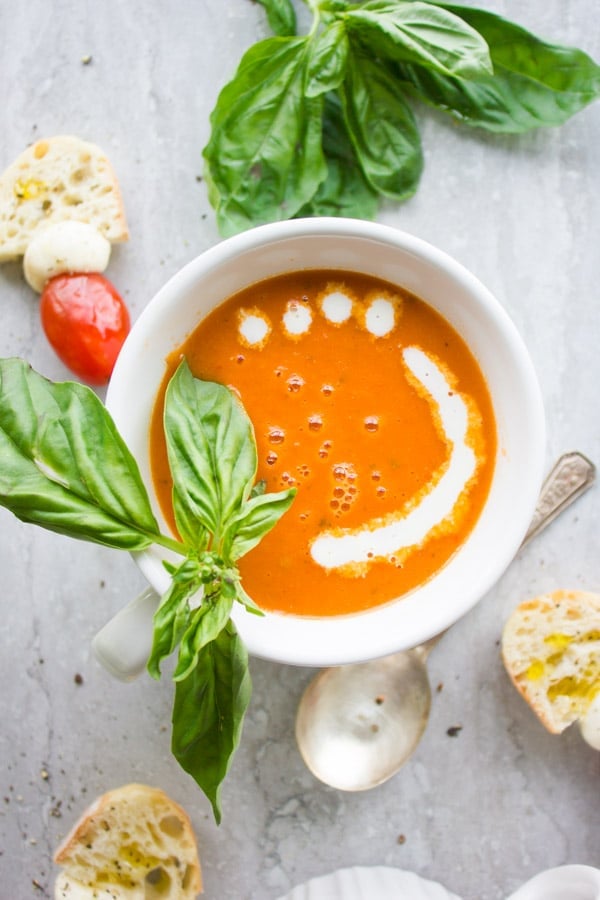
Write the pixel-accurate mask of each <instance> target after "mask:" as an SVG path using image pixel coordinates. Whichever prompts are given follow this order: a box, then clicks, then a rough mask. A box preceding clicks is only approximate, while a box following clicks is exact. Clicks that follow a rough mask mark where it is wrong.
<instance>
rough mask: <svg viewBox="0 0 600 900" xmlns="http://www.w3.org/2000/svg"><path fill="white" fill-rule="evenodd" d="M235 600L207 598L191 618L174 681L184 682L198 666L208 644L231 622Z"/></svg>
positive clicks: (182, 643)
mask: <svg viewBox="0 0 600 900" xmlns="http://www.w3.org/2000/svg"><path fill="white" fill-rule="evenodd" d="M232 606H233V599H232V598H231V597H224V596H223V594H219V595H218V596H216V597H210V598H205V599H204V600H203V601H202V604H201V606H199V607H198V608H197V609H195V610H194V612H193V613H192V614H191V616H190V617H189V621H188V625H187V628H186V631H185V633H184V634H183V636H182V638H181V643H180V645H179V656H178V659H177V666H176V668H175V671H174V672H173V680H174V681H183V679H184V678H187V677H188V676H189V675H190V674H191V672H192V669H194V668H195V667H196V666H197V665H198V657H199V655H200V653H201V651H202V650H203V649H204V647H205V646H206V645H207V644H210V643H211V642H212V641H214V640H215V639H216V638H217V637H218V635H219V634H220V633H221V631H222V630H223V628H225V626H226V625H227V622H228V621H229V616H230V614H231V607H232Z"/></svg>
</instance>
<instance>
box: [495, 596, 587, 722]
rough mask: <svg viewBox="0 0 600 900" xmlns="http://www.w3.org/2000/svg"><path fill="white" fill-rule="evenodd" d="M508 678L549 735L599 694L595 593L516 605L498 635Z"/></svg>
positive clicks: (578, 716) (577, 715) (581, 714)
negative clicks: (500, 634)
mask: <svg viewBox="0 0 600 900" xmlns="http://www.w3.org/2000/svg"><path fill="white" fill-rule="evenodd" d="M502 658H503V661H504V665H505V667H506V670H507V672H508V674H509V675H510V678H511V680H512V682H513V684H514V685H515V687H516V688H517V690H518V691H519V692H520V693H521V694H522V696H523V697H524V698H525V700H526V701H527V702H528V703H529V705H530V706H531V708H532V709H533V710H534V712H535V713H536V714H537V715H538V717H539V718H540V720H541V721H542V723H543V724H544V725H545V727H546V728H547V729H548V731H550V732H552V733H553V734H560V733H561V732H562V731H564V730H565V728H567V727H568V726H569V725H571V724H572V723H573V722H575V721H577V720H581V719H583V718H584V717H585V715H586V713H587V711H588V709H589V708H590V707H591V705H592V702H593V700H594V698H595V697H596V696H598V695H599V694H600V594H593V593H590V592H588V591H579V590H573V591H564V590H559V591H554V592H553V593H550V594H545V595H542V596H539V597H535V598H534V599H533V600H527V601H525V602H524V603H521V604H520V606H518V607H517V608H516V609H515V611H514V612H513V613H512V615H511V616H510V617H509V619H508V621H507V622H506V625H505V627H504V630H503V634H502Z"/></svg>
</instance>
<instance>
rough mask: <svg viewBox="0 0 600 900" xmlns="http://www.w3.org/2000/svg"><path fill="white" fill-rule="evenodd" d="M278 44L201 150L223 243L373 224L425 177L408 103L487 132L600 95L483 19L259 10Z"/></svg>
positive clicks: (496, 21)
mask: <svg viewBox="0 0 600 900" xmlns="http://www.w3.org/2000/svg"><path fill="white" fill-rule="evenodd" d="M260 2H261V3H262V5H263V6H264V7H265V10H266V14H267V19H268V22H269V24H270V26H271V28H272V30H273V32H274V34H275V35H276V36H275V37H270V38H266V39H265V40H262V41H259V42H258V43H256V44H255V45H254V46H252V47H250V49H249V50H248V51H247V52H246V53H245V54H244V56H243V57H242V59H241V62H240V64H239V68H238V70H237V72H236V74H235V75H234V77H233V79H232V80H231V81H230V82H229V84H227V85H226V86H225V87H224V88H223V90H222V91H221V93H220V95H219V97H218V99H217V103H216V106H215V108H214V110H213V112H212V114H211V134H210V138H209V141H208V143H207V145H206V147H205V148H204V150H203V155H204V160H205V173H206V179H207V183H208V188H209V198H210V201H211V203H212V204H213V206H214V208H215V210H216V213H217V222H218V226H219V229H220V231H221V233H222V234H223V235H231V234H234V233H236V232H238V231H242V230H244V229H245V228H249V227H250V226H252V225H257V224H262V223H265V222H271V221H278V220H281V219H289V218H292V217H294V216H299V215H302V216H304V215H350V216H355V217H359V218H368V219H371V218H374V216H375V214H376V211H377V205H378V199H379V197H381V196H384V197H390V198H392V199H395V200H400V201H401V200H404V199H406V198H408V197H410V196H411V195H412V194H414V193H415V191H416V190H417V187H418V184H419V179H420V176H421V172H422V169H423V154H422V148H421V143H420V135H419V130H418V125H417V122H416V120H415V117H414V114H413V111H412V106H411V105H410V104H411V101H414V100H415V99H416V100H419V101H422V102H424V103H425V104H427V105H429V106H433V107H436V108H437V109H440V110H442V111H444V112H446V113H448V114H449V115H451V116H452V117H453V118H454V119H456V120H458V121H460V122H462V123H466V124H468V125H472V126H475V127H478V128H484V129H486V130H488V131H491V132H501V133H507V134H517V133H520V132H524V131H527V130H529V129H532V128H538V127H541V126H556V125H560V124H562V123H563V122H565V121H566V120H567V119H568V118H569V117H570V116H572V115H574V114H575V113H577V112H579V111H580V110H581V109H582V108H583V107H584V106H586V104H588V103H590V102H592V101H593V100H595V99H597V98H598V97H599V96H600V67H599V66H598V65H597V64H596V63H595V62H594V61H593V60H592V59H591V58H590V57H589V56H587V55H586V54H585V53H583V52H582V51H581V50H577V49H575V48H571V47H563V46H560V45H556V44H550V43H546V42H544V41H542V40H540V39H539V38H537V37H536V36H535V35H533V34H531V33H530V32H528V31H526V30H525V29H524V28H521V27H520V26H518V25H516V24H514V23H512V22H509V21H507V20H505V19H503V18H502V17H501V16H498V15H495V14H493V13H489V12H486V11H485V10H481V9H473V8H471V7H465V6H460V5H457V4H454V3H445V2H435V3H434V2H424V0H366V2H362V3H361V2H356V3H352V2H349V0H305V2H306V3H307V5H308V6H309V7H310V9H311V11H312V14H313V21H312V26H311V28H310V31H309V33H308V34H306V35H297V34H296V17H295V11H294V7H293V4H292V2H291V0H260Z"/></svg>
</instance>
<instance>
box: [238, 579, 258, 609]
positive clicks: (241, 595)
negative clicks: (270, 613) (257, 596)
mask: <svg viewBox="0 0 600 900" xmlns="http://www.w3.org/2000/svg"><path fill="white" fill-rule="evenodd" d="M236 599H237V600H238V601H239V602H240V603H241V604H242V606H243V607H244V608H245V609H246V610H247V612H249V613H252V615H253V616H264V612H263V610H262V609H261V608H260V606H257V604H256V603H255V602H254V600H253V599H252V597H250V595H249V594H247V593H246V591H245V590H244V588H243V587H242V585H241V583H239V582H238V584H237V598H236Z"/></svg>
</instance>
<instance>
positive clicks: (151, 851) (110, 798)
mask: <svg viewBox="0 0 600 900" xmlns="http://www.w3.org/2000/svg"><path fill="white" fill-rule="evenodd" d="M54 861H55V863H57V865H59V866H61V867H62V871H61V872H60V873H59V875H58V877H57V879H56V882H55V886H54V897H55V900H152V898H156V900H159V898H160V900H194V898H196V897H197V896H198V894H199V893H201V892H202V873H201V869H200V861H199V858H198V851H197V847H196V839H195V837H194V832H193V829H192V825H191V822H190V820H189V817H188V815H187V813H186V812H185V811H184V810H183V809H182V808H181V807H180V806H179V805H178V804H177V803H175V802H174V801H173V800H171V799H170V797H168V796H167V794H165V793H164V791H161V790H159V789H158V788H153V787H148V786H147V785H143V784H127V785H124V786H123V787H120V788H116V789H115V790H112V791H109V792H108V793H106V794H103V795H102V796H101V797H98V799H97V800H96V801H95V802H94V803H93V804H92V805H91V806H90V807H89V808H88V809H87V810H86V811H85V812H84V813H83V815H82V816H81V818H80V819H79V821H78V822H77V823H76V824H75V825H74V827H73V828H72V830H71V832H70V833H69V834H68V835H67V837H66V838H65V839H64V841H63V843H62V844H61V846H60V847H59V848H58V849H57V851H56V853H55V855H54Z"/></svg>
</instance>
